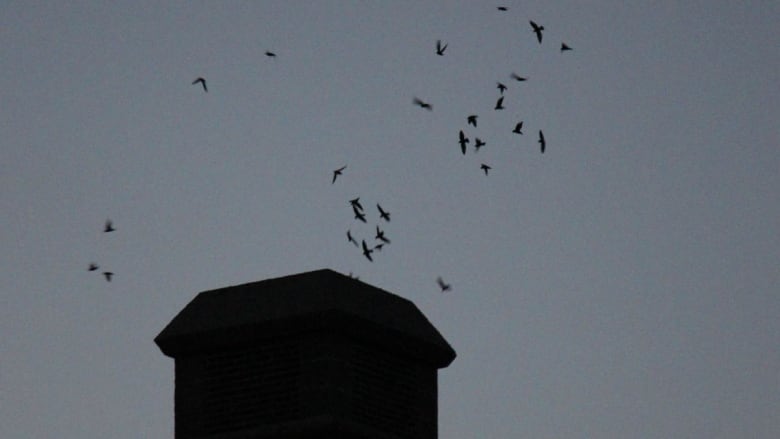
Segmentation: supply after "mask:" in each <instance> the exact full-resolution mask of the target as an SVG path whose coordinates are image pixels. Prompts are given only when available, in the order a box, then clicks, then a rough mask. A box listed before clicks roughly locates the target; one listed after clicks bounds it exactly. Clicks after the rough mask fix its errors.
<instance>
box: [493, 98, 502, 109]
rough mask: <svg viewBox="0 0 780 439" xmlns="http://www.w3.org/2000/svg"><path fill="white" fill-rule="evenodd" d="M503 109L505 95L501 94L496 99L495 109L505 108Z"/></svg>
mask: <svg viewBox="0 0 780 439" xmlns="http://www.w3.org/2000/svg"><path fill="white" fill-rule="evenodd" d="M503 109H504V97H503V96H501V97H500V98H498V100H497V101H496V107H495V108H494V110H503Z"/></svg>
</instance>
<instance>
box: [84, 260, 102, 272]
mask: <svg viewBox="0 0 780 439" xmlns="http://www.w3.org/2000/svg"><path fill="white" fill-rule="evenodd" d="M98 268H100V267H98V264H96V263H94V262H93V263H91V264H89V268H87V271H95V270H97V269H98Z"/></svg>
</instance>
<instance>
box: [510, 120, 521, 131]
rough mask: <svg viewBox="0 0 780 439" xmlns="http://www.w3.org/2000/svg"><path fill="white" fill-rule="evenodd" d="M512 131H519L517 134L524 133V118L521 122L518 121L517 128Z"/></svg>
mask: <svg viewBox="0 0 780 439" xmlns="http://www.w3.org/2000/svg"><path fill="white" fill-rule="evenodd" d="M512 132H513V133H517V134H523V121H522V120H521V121H520V122H518V123H517V125H515V129H513V130H512Z"/></svg>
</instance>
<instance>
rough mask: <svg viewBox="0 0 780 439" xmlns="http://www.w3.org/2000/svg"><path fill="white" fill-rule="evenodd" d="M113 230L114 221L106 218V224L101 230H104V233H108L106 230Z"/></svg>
mask: <svg viewBox="0 0 780 439" xmlns="http://www.w3.org/2000/svg"><path fill="white" fill-rule="evenodd" d="M114 230H116V229H115V228H114V223H113V222H111V220H110V219H109V220H106V225H105V227H103V232H104V233H108V232H113V231H114Z"/></svg>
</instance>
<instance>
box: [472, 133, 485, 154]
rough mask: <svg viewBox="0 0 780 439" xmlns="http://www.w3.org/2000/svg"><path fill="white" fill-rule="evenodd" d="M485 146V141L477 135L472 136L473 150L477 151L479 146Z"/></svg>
mask: <svg viewBox="0 0 780 439" xmlns="http://www.w3.org/2000/svg"><path fill="white" fill-rule="evenodd" d="M483 146H485V142H483V141H482V139H480V138H479V137H475V138H474V152H479V148H482V147H483Z"/></svg>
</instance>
